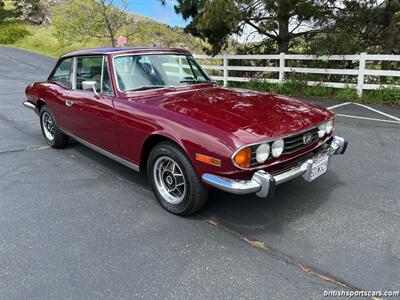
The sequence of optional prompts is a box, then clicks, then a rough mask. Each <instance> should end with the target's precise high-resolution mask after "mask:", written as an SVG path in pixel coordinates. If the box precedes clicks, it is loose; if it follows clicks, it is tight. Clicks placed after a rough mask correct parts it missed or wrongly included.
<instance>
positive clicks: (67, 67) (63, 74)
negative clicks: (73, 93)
mask: <svg viewBox="0 0 400 300" xmlns="http://www.w3.org/2000/svg"><path fill="white" fill-rule="evenodd" d="M71 67H72V58H66V59H64V60H63V61H61V62H60V63H59V64H58V66H57V68H56V69H55V71H54V72H53V75H52V76H51V78H50V80H54V81H59V82H63V83H65V84H66V85H67V86H69V87H71V86H72V80H71Z"/></svg>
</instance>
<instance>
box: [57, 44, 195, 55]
mask: <svg viewBox="0 0 400 300" xmlns="http://www.w3.org/2000/svg"><path fill="white" fill-rule="evenodd" d="M160 52H161V53H179V54H190V52H189V51H188V50H185V49H181V48H161V47H126V48H93V49H83V50H78V51H73V52H70V53H66V54H64V55H62V56H61V57H60V58H65V57H71V56H80V55H107V54H129V53H132V54H140V53H160Z"/></svg>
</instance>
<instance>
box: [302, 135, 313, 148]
mask: <svg viewBox="0 0 400 300" xmlns="http://www.w3.org/2000/svg"><path fill="white" fill-rule="evenodd" d="M311 140H312V134H311V133H307V134H305V135H303V143H304V145H308V144H309V143H310V142H311Z"/></svg>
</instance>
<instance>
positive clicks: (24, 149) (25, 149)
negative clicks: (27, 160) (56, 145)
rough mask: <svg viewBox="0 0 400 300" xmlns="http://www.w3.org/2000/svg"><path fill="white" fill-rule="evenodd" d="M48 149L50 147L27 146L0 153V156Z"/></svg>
mask: <svg viewBox="0 0 400 300" xmlns="http://www.w3.org/2000/svg"><path fill="white" fill-rule="evenodd" d="M49 148H50V146H29V147H26V148H19V149H12V150H5V151H0V155H2V154H9V153H18V152H24V151H39V150H44V149H49Z"/></svg>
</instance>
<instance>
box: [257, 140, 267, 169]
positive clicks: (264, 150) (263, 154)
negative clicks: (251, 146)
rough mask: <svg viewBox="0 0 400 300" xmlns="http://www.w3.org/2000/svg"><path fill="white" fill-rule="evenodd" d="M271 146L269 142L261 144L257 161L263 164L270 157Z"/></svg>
mask: <svg viewBox="0 0 400 300" xmlns="http://www.w3.org/2000/svg"><path fill="white" fill-rule="evenodd" d="M269 151H270V147H269V144H261V145H260V146H258V147H257V150H256V159H257V162H258V163H260V164H262V163H263V162H265V161H266V160H267V159H268V156H269Z"/></svg>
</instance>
